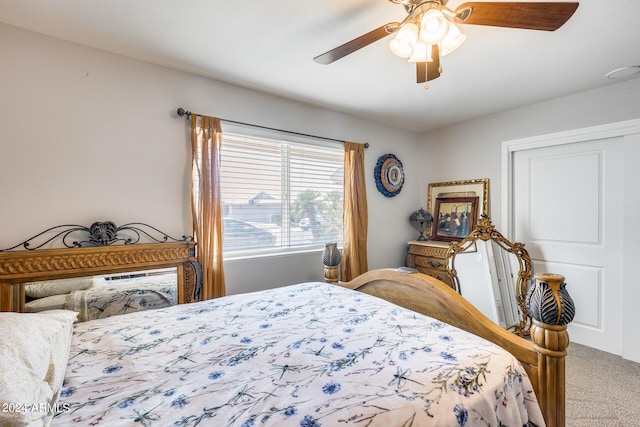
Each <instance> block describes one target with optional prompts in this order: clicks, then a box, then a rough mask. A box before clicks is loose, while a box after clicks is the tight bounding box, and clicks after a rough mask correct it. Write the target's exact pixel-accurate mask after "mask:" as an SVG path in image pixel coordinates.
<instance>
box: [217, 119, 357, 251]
mask: <svg viewBox="0 0 640 427" xmlns="http://www.w3.org/2000/svg"><path fill="white" fill-rule="evenodd" d="M277 135H278V136H280V134H277ZM296 139H297V138H296ZM343 158H344V151H343V149H342V147H341V146H339V145H336V144H328V145H318V144H317V142H315V143H313V144H312V143H308V142H300V141H290V140H282V139H274V138H273V135H271V138H270V137H265V136H264V135H259V136H256V135H246V134H240V133H229V132H228V131H226V130H225V131H224V132H223V141H222V150H221V152H220V163H221V168H220V190H221V196H222V209H223V212H224V217H225V218H224V252H225V254H231V255H233V254H238V255H239V254H242V255H247V253H251V254H257V253H281V252H292V251H297V250H305V249H314V248H320V247H324V244H325V243H326V242H338V243H341V241H342V194H343V184H342V181H343V161H344V160H343Z"/></svg>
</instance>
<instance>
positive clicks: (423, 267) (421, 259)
mask: <svg viewBox="0 0 640 427" xmlns="http://www.w3.org/2000/svg"><path fill="white" fill-rule="evenodd" d="M447 250H448V245H443V244H438V243H435V244H428V243H424V242H421V243H415V244H414V243H411V242H409V250H408V253H407V260H406V261H407V262H406V263H407V267H411V268H415V269H416V270H418V271H419V272H420V273H423V274H426V275H429V276H431V277H435V278H436V279H438V280H440V281H441V282H444V283H446V284H447V285H448V286H449V287H451V288H453V289H455V285H454V283H453V280H451V278H450V277H449V274H447V264H446V261H445V260H446V256H447Z"/></svg>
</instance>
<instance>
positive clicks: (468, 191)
mask: <svg viewBox="0 0 640 427" xmlns="http://www.w3.org/2000/svg"><path fill="white" fill-rule="evenodd" d="M457 197H477V198H478V203H477V208H476V220H479V219H480V217H481V216H482V215H489V178H478V179H465V180H459V181H446V182H432V183H430V184H429V185H428V187H427V211H428V212H429V213H430V214H431V215H433V216H434V218H437V216H436V215H435V210H436V200H437V199H450V198H457ZM471 228H472V227H470V229H471Z"/></svg>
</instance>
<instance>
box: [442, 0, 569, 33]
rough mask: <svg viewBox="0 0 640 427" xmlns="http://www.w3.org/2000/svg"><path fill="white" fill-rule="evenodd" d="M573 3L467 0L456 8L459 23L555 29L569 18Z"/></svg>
mask: <svg viewBox="0 0 640 427" xmlns="http://www.w3.org/2000/svg"><path fill="white" fill-rule="evenodd" d="M578 4H579V3H577V2H575V3H569V2H565V3H551V2H534V3H518V2H469V3H464V4H461V5H460V6H459V7H458V8H457V9H456V12H455V13H456V15H455V17H454V20H455V21H456V22H457V23H459V24H475V25H490V26H494V27H508V28H524V29H529V30H544V31H555V30H557V29H558V28H560V27H561V26H562V25H563V24H564V23H565V22H567V21H568V20H569V18H571V16H572V15H573V13H574V12H575V11H576V9H577V8H578Z"/></svg>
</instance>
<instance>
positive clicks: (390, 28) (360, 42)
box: [313, 22, 399, 65]
mask: <svg viewBox="0 0 640 427" xmlns="http://www.w3.org/2000/svg"><path fill="white" fill-rule="evenodd" d="M398 26H399V24H398V23H397V22H391V23H389V24H385V25H383V26H382V27H379V28H376V29H375V30H373V31H369V32H368V33H366V34H363V35H361V36H360V37H358V38H355V39H353V40H351V41H350V42H347V43H345V44H343V45H341V46H338V47H336V48H335V49H331V50H330V51H328V52H325V53H323V54H322V55H318V56H316V57H315V58H313V60H314V61H316V62H317V63H318V64H324V65H328V64H331V63H332V62H335V61H337V60H338V59H340V58H344V57H345V56H347V55H349V54H351V53H353V52H355V51H356V50H359V49H362V48H363V47H365V46H368V45H370V44H371V43H373V42H377V41H378V40H380V39H383V38H385V37H386V36H388V35H389V34H391V33H393V32H395V31H396V30H397V29H398Z"/></svg>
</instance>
